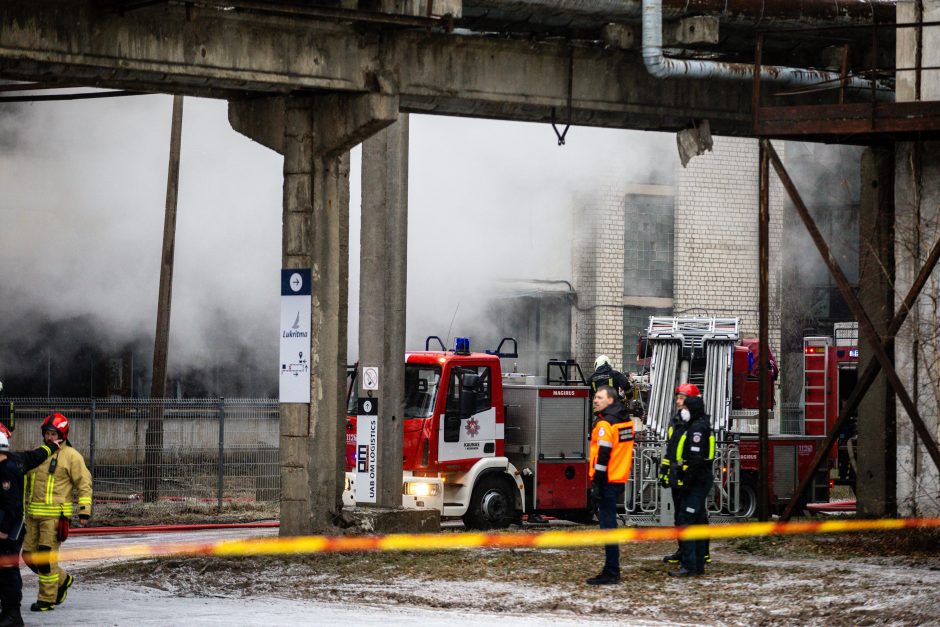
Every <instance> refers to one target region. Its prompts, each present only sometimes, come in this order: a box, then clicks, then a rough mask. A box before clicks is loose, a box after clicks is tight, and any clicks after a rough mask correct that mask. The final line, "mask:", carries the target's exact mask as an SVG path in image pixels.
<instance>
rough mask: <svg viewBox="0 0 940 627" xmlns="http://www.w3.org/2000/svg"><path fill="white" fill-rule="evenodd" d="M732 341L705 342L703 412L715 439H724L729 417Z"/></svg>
mask: <svg viewBox="0 0 940 627" xmlns="http://www.w3.org/2000/svg"><path fill="white" fill-rule="evenodd" d="M734 342H735V341H734V340H724V339H722V340H711V339H709V340H706V341H705V356H706V357H705V385H704V388H705V389H704V390H703V391H702V395H703V400H704V401H705V411H706V413H708V415H710V416H711V422H712V429H713V430H714V431H715V435H716V437H718V438H719V439H724V435H725V433H727V431H728V429H729V428H730V417H731V360H732V355H733V351H734Z"/></svg>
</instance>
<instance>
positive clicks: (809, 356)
mask: <svg viewBox="0 0 940 627" xmlns="http://www.w3.org/2000/svg"><path fill="white" fill-rule="evenodd" d="M829 346H830V340H829V338H828V337H808V338H805V339H804V340H803V384H804V385H803V423H804V424H803V425H801V426H802V429H801V431H802V432H803V433H811V432H814V431H815V429H808V428H807V426H808V425H807V423H810V424H812V423H819V424H821V425H822V429H821V430H820V431H818V433H819V434H820V435H826V416H827V415H828V409H829V408H828V403H829V398H828V397H829V395H828V394H827V393H826V377H828V376H829ZM820 364H821V368H820V367H819V366H820ZM810 365H812V366H813V368H809V366H810Z"/></svg>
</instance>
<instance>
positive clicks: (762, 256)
mask: <svg viewBox="0 0 940 627" xmlns="http://www.w3.org/2000/svg"><path fill="white" fill-rule="evenodd" d="M768 148H770V142H768V141H763V140H762V141H761V142H760V149H759V151H760V170H759V174H760V203H759V204H760V212H759V213H760V217H759V225H758V265H759V268H760V270H759V281H758V283H759V287H758V292H759V298H758V309H759V316H760V320H759V325H758V326H759V338H760V348H759V354H758V364H759V365H758V375H759V377H760V385H759V386H758V396H757V398H758V408H759V410H758V411H759V414H758V421H757V429H758V431H757V433H758V436H757V437H758V447H759V455H758V458H759V459H760V469H759V474H758V489H759V492H760V493H759V494H758V509H757V517H758V520H761V521H766V520H769V519H770V462H769V459H768V453H769V451H768V449H769V444H768V437H769V434H768V424H767V422H768V420H769V419H770V415H769V405H770V390H769V384H770V382H769V381H768V380H767V376H766V373H767V368H768V367H769V365H770V364H769V362H770V351H769V342H770V165H769V151H768ZM771 150H772V148H771Z"/></svg>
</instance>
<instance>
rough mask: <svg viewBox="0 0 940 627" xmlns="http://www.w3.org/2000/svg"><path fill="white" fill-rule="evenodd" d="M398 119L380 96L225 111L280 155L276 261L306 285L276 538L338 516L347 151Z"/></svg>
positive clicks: (248, 104) (264, 103) (281, 101)
mask: <svg viewBox="0 0 940 627" xmlns="http://www.w3.org/2000/svg"><path fill="white" fill-rule="evenodd" d="M397 116H398V99H397V98H395V97H390V96H382V95H378V94H367V95H355V96H347V95H323V96H309V97H286V98H284V97H281V98H270V99H258V100H251V101H243V102H241V101H239V102H236V101H233V102H231V103H230V104H229V121H230V122H231V124H232V126H233V128H235V129H236V130H237V131H239V132H241V133H244V134H245V135H248V136H249V137H251V138H252V139H255V140H256V141H258V142H259V143H261V144H263V145H265V146H267V147H269V148H272V149H273V150H276V151H277V152H279V153H281V154H282V155H284V204H283V218H282V219H283V235H282V262H283V266H284V267H285V268H310V269H311V277H312V283H313V285H312V301H313V302H312V308H311V336H312V337H311V346H310V349H311V350H310V366H311V368H310V386H311V390H310V404H309V405H307V404H296V403H282V404H281V406H280V416H281V433H280V464H281V527H280V533H281V535H298V534H305V533H316V532H322V531H325V530H327V529H328V528H330V527H331V526H332V525H333V523H334V520H335V518H336V516H337V514H338V513H339V512H340V510H341V509H342V491H343V470H344V469H343V459H344V451H345V431H344V428H343V427H344V425H345V410H346V408H345V403H344V399H345V387H346V377H345V373H346V314H347V304H348V303H347V300H348V289H349V149H350V148H352V147H353V146H355V145H356V144H358V143H359V142H361V141H362V140H364V139H365V138H367V137H369V136H371V135H372V134H374V133H375V132H377V131H379V130H381V129H382V128H384V127H385V126H387V125H388V124H390V123H391V122H392V121H394V120H395V119H396V118H397ZM278 128H279V129H280V132H278V130H277V129H278Z"/></svg>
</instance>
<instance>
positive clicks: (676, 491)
mask: <svg viewBox="0 0 940 627" xmlns="http://www.w3.org/2000/svg"><path fill="white" fill-rule="evenodd" d="M670 492H672V512H673V514H674V516H673V519H674V520H675V521H676V524H677V525H678V524H679V504H680V503H681V502H682V493H683V492H685V490H682V489H681V488H673V489H672V490H670ZM706 496H707V495H706ZM705 515H706V520H705V522H708V519H707V516H708V513H707V512H706V514H705ZM710 542H711V540H705V555H708V551H709V548H710V547H709V543H710ZM679 551H680V552H681V551H682V542H679Z"/></svg>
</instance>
